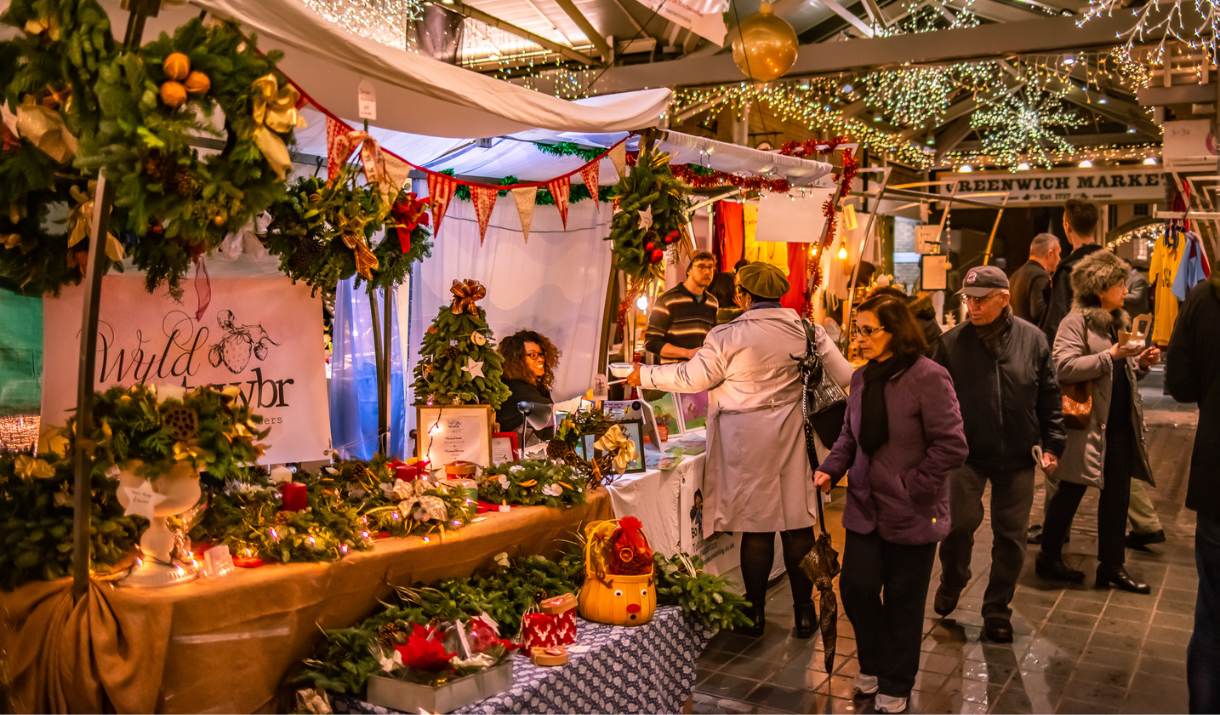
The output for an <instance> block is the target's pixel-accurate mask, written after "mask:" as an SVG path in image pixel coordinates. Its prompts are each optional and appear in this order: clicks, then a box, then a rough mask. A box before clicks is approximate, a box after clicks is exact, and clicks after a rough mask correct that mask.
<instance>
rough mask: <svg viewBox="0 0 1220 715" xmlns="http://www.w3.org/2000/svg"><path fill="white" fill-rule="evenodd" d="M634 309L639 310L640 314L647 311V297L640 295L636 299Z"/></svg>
mask: <svg viewBox="0 0 1220 715" xmlns="http://www.w3.org/2000/svg"><path fill="white" fill-rule="evenodd" d="M635 307H637V308H639V309H640V311H641V312H643V311H647V310H648V296H646V295H642V296H640V297H639V298H636V299H635Z"/></svg>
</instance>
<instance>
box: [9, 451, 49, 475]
mask: <svg viewBox="0 0 1220 715" xmlns="http://www.w3.org/2000/svg"><path fill="white" fill-rule="evenodd" d="M13 467H14V468H15V469H16V472H17V476H19V477H21V478H23V479H32V478H34V477H38V478H39V479H50V478H51V477H53V476H55V468H54V467H52V466H51V465H50V464H48V463H47V461H46V460H45V459H36V458H34V457H31V456H30V455H28V454H19V455H17V459H16V461H15V462H14V463H13Z"/></svg>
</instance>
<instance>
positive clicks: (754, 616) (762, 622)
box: [733, 604, 767, 638]
mask: <svg viewBox="0 0 1220 715" xmlns="http://www.w3.org/2000/svg"><path fill="white" fill-rule="evenodd" d="M746 617H747V618H749V619H750V620H751V621H754V625H752V626H737V627H736V628H734V629H733V631H734V632H735V633H740V634H742V635H743V636H750V637H751V638H758V637H759V636H761V635H762V634H763V630H764V629H765V628H766V626H767V616H766V613H765V609H764V608H763V606H762V604H759V605H757V606H754V605H751V606H750V607H749V608H747V609H746Z"/></svg>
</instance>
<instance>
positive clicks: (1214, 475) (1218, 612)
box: [1165, 273, 1220, 713]
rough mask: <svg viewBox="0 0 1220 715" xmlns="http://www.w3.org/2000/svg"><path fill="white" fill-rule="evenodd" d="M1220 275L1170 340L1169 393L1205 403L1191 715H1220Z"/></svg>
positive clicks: (1193, 489)
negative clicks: (1210, 714)
mask: <svg viewBox="0 0 1220 715" xmlns="http://www.w3.org/2000/svg"><path fill="white" fill-rule="evenodd" d="M1217 355H1220V278H1217V274H1215V273H1213V274H1212V279H1211V281H1209V282H1207V283H1202V284H1200V285H1198V286H1196V287H1195V288H1194V289H1193V290H1191V292H1190V295H1189V296H1188V297H1187V298H1186V303H1185V304H1184V305H1183V306H1182V311H1181V312H1180V313H1179V314H1178V322H1177V324H1176V325H1174V328H1173V336H1172V337H1171V338H1170V339H1169V359H1168V362H1167V363H1166V364H1165V388H1166V389H1167V390H1168V391H1169V394H1171V395H1173V399H1175V400H1177V401H1178V402H1198V403H1199V426H1198V428H1197V429H1196V431H1195V447H1194V452H1193V453H1192V454H1191V456H1190V481H1189V483H1188V484H1187V487H1186V508H1188V509H1194V510H1195V511H1196V512H1197V518H1196V522H1195V567H1196V568H1197V569H1198V571H1199V594H1198V600H1197V602H1196V604H1195V630H1194V633H1193V634H1192V635H1191V637H1190V645H1189V646H1188V647H1187V649H1186V680H1187V684H1188V686H1189V688H1190V711H1191V712H1192V713H1220V439H1217V438H1218V437H1220V360H1218V359H1217V357H1216V356H1217Z"/></svg>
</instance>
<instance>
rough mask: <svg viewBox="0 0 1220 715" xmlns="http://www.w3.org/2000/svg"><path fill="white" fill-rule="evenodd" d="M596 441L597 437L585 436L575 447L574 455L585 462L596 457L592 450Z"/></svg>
mask: <svg viewBox="0 0 1220 715" xmlns="http://www.w3.org/2000/svg"><path fill="white" fill-rule="evenodd" d="M596 441H597V437H594V436H593V435H591V434H587V435H585V436H584V437H582V438H581V440H580V444H578V445H576V453H577V454H579V455H580V458H581V459H583V460H585V461H590V460H592V459H593V458H594V457H595V456H596V452H597V450H596V449H594V447H593V443H594V442H596Z"/></svg>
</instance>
